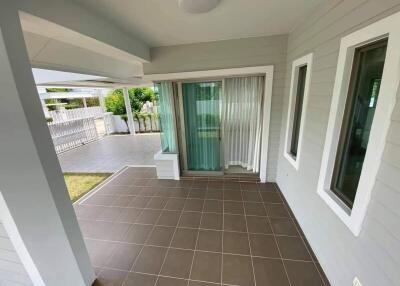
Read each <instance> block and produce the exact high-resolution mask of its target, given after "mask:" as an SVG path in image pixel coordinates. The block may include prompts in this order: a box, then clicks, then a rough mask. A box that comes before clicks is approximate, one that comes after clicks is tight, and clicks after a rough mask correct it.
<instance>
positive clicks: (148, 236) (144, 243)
mask: <svg viewBox="0 0 400 286" xmlns="http://www.w3.org/2000/svg"><path fill="white" fill-rule="evenodd" d="M161 214H162V212H160V214H159V216H158V218H157V221H158V220H159V219H160V217H161ZM136 219H138V217H137V218H136ZM136 219H135V221H136ZM155 227H156V224H154V225H153V227H152V229H151V231H149V233H148V234H147V237H146V239H145V241H144V242H143V246H142V248H141V249H140V251H139V253H138V255H137V256H136V258H135V260H134V261H133V263H132V266H131V269H130V271H129V272H132V270H133V268H134V267H135V265H136V262H137V260H138V259H139V257H140V255H141V254H142V251H143V249H144V247H145V246H146V242H147V240H148V239H149V238H150V236H151V234H152V232H153V230H154V229H155ZM128 277H129V275H127V276H126V277H125V279H124V281H123V282H122V286H124V285H125V283H126V281H127V279H128Z"/></svg>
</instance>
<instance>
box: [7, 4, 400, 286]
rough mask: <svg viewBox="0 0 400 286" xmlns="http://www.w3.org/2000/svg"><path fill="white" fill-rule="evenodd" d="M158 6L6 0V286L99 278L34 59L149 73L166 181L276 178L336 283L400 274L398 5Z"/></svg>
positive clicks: (384, 281)
mask: <svg viewBox="0 0 400 286" xmlns="http://www.w3.org/2000/svg"><path fill="white" fill-rule="evenodd" d="M146 2H147V1H146ZM149 2H150V3H149V4H148V5H147V4H143V2H142V1H132V2H130V1H120V2H119V3H118V4H119V5H121V6H118V7H115V6H116V4H114V3H111V1H110V2H108V1H102V2H97V1H78V0H77V1H63V0H55V1H54V0H53V1H50V0H38V1H25V0H18V1H13V3H6V1H2V2H1V3H0V35H1V36H0V63H1V64H0V74H1V77H0V86H1V98H2V103H1V104H0V138H1V139H0V225H1V226H2V227H1V233H0V236H1V237H2V239H3V241H4V244H5V245H6V247H7V251H9V253H10V255H11V256H12V257H13V259H14V260H15V267H17V268H18V273H19V274H18V275H15V276H13V280H12V279H10V278H9V277H11V276H7V275H10V272H9V271H10V268H7V267H4V268H1V269H0V270H1V271H0V284H2V283H3V280H4V281H8V282H7V283H9V284H5V285H60V286H61V285H82V286H83V285H91V283H92V282H93V281H94V279H95V275H94V272H93V270H92V266H91V264H90V261H89V258H88V255H87V251H86V248H85V244H84V241H83V239H82V235H81V232H80V229H79V226H78V223H77V220H76V217H75V215H74V212H73V208H72V207H71V205H70V203H69V198H68V196H67V192H66V190H65V184H64V181H63V177H62V175H61V169H60V166H59V164H58V162H57V157H56V155H55V153H54V152H53V146H52V143H51V138H50V135H49V132H48V129H47V126H46V124H45V120H44V116H43V112H42V107H41V103H40V100H39V97H38V96H37V90H36V88H35V84H34V80H33V77H32V73H31V65H32V66H34V67H38V68H48V69H56V70H57V69H58V70H64V71H70V72H76V73H84V74H94V75H97V76H102V78H101V79H98V78H96V79H89V80H86V81H73V79H72V80H69V84H76V85H83V86H101V87H107V86H108V87H115V86H140V85H143V84H144V83H148V82H153V83H154V84H155V88H156V89H157V92H158V93H159V101H158V106H157V111H158V112H159V114H160V121H161V128H162V133H161V142H162V150H161V151H160V153H158V154H157V155H156V157H155V159H156V161H157V160H162V161H164V162H165V161H167V163H168V164H158V165H157V168H158V169H157V171H158V172H159V174H162V177H163V178H173V179H179V178H180V176H182V175H186V174H196V175H198V174H200V175H201V174H206V175H217V176H218V175H223V174H225V173H227V172H229V173H235V174H236V173H245V174H247V175H249V173H250V175H253V176H254V177H256V178H259V179H260V180H261V181H262V182H266V181H268V182H276V183H277V184H278V186H279V188H280V189H281V191H282V193H283V195H284V197H285V199H286V200H287V201H288V204H289V205H290V207H291V208H292V210H293V212H294V215H295V216H296V218H297V220H298V221H299V224H300V226H301V228H302V229H303V231H304V234H305V236H306V237H307V239H308V241H309V243H310V245H311V247H312V249H313V250H314V252H315V254H316V256H317V258H318V260H319V262H320V263H321V266H322V268H323V270H324V271H325V273H326V275H327V277H328V279H329V281H330V283H331V285H338V286H342V285H352V283H354V285H360V284H356V282H357V279H358V280H359V281H361V283H362V285H364V286H366V285H371V286H375V285H384V286H386V285H388V286H389V285H400V272H399V269H400V212H399V204H400V184H399V183H400V180H399V177H400V147H399V146H400V137H399V134H400V103H399V98H400V86H399V82H400V29H399V27H400V1H398V0H381V1H376V0H351V1H350V0H349V1H347V0H344V1H317V0H315V1H305V0H304V1H283V2H282V1H254V2H253V1H221V3H220V5H221V7H217V8H216V9H215V10H213V11H211V12H209V13H205V14H198V15H192V14H182V11H181V10H180V9H179V8H178V4H177V3H178V1H149ZM189 2H190V1H189ZM205 2H207V1H205ZM211 2H213V1H211ZM216 2H218V1H216ZM281 2H282V3H281ZM292 2H299V3H292ZM170 5H171V6H170ZM172 6H173V7H172ZM175 6H176V7H175ZM219 8H224V9H219ZM134 10H135V11H139V12H138V13H140V15H141V17H140V15H139V14H137V15H136V14H134V15H135V16H132V17H128V16H129V13H131V12H132V13H133V12H134ZM150 12H151V13H152V14H151V15H148V17H144V16H143V15H146V13H150ZM213 13H215V14H213ZM249 13H250V14H249ZM150 16H151V17H150ZM127 19H128V20H127ZM232 19H234V20H232ZM136 35H137V36H136ZM25 44H26V46H25ZM95 81H96V82H95ZM3 228H4V229H3ZM1 249H4V247H3V248H1ZM4 253H5V252H4V251H3V252H0V262H1V263H2V264H0V265H8V264H7V263H9V258H7V257H5V256H4ZM11 280H12V281H11ZM10 281H11V282H10ZM13 283H14V284H13ZM18 283H19V284H18Z"/></svg>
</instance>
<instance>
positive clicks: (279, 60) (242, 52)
mask: <svg viewBox="0 0 400 286" xmlns="http://www.w3.org/2000/svg"><path fill="white" fill-rule="evenodd" d="M286 44H287V36H284V35H283V36H282V35H280V36H271V37H259V38H247V39H238V40H226V41H218V42H208V43H199V44H188V45H178V46H168V47H159V48H152V49H151V51H150V52H151V58H152V62H151V63H146V64H144V67H143V68H144V73H145V74H156V73H171V72H186V71H197V70H210V69H223V68H237V67H247V66H262V65H273V66H274V83H273V90H272V109H271V123H270V137H269V138H270V139H269V151H268V153H269V154H268V169H267V176H268V180H269V181H275V178H276V166H277V158H278V157H277V156H278V149H279V136H280V126H281V113H282V97H283V89H284V83H285V72H286V65H285V61H286Z"/></svg>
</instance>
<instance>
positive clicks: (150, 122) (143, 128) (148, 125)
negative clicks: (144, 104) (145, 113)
mask: <svg viewBox="0 0 400 286" xmlns="http://www.w3.org/2000/svg"><path fill="white" fill-rule="evenodd" d="M139 120H140V128H139V122H138V120H137V119H136V118H135V119H134V120H133V122H134V124H135V131H136V132H160V126H159V121H158V118H152V119H150V118H149V117H146V118H140V119H139Z"/></svg>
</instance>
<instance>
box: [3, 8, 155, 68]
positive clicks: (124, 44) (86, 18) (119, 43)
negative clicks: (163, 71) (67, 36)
mask: <svg viewBox="0 0 400 286" xmlns="http://www.w3.org/2000/svg"><path fill="white" fill-rule="evenodd" d="M9 5H16V8H17V9H18V10H20V11H22V12H25V13H28V14H30V15H33V16H36V17H39V18H41V19H44V20H46V21H49V22H51V23H54V24H55V25H58V26H60V27H63V28H65V29H68V30H70V31H73V32H75V33H76V34H77V35H82V36H83V37H81V38H79V37H78V42H85V43H87V42H90V43H91V44H93V45H95V46H96V45H97V46H98V45H103V48H105V49H106V50H111V48H116V49H118V50H120V51H121V52H122V53H127V54H129V55H131V56H132V57H133V58H134V59H136V60H137V61H139V62H141V63H145V62H149V61H150V49H149V46H148V45H147V44H146V43H144V42H143V41H142V40H140V39H138V38H134V37H132V36H130V35H128V34H127V33H125V32H124V31H122V30H121V29H119V28H117V27H116V26H115V25H114V24H113V23H112V22H110V21H107V20H106V19H104V17H101V16H99V15H96V14H95V13H94V12H92V11H90V10H88V9H87V8H85V7H83V6H81V5H79V4H77V3H75V2H74V1H66V0H15V1H10V4H9ZM21 18H22V22H23V21H24V20H25V21H28V23H29V21H32V19H34V17H33V18H29V16H28V15H24V13H22V15H21ZM34 20H35V21H36V19H34ZM24 26H26V25H24V24H23V27H24ZM51 31H52V29H50V30H47V32H48V33H51ZM53 33H54V30H53ZM77 35H75V36H77ZM47 36H48V35H47ZM107 47H109V49H107Z"/></svg>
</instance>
